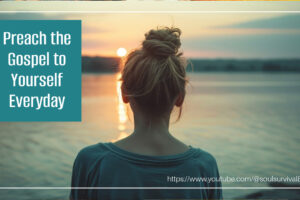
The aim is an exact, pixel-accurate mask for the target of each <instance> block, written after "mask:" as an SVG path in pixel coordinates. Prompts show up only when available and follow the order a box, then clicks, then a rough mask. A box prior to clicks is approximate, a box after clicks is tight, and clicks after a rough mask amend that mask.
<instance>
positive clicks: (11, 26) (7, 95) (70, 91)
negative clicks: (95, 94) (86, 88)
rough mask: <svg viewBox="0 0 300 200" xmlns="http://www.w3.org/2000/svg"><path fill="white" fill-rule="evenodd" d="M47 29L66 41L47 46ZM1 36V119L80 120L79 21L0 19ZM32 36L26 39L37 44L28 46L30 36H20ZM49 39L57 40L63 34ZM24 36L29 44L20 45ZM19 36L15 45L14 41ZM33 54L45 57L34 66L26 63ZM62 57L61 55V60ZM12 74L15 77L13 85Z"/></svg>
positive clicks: (49, 32) (48, 36) (48, 34)
mask: <svg viewBox="0 0 300 200" xmlns="http://www.w3.org/2000/svg"><path fill="white" fill-rule="evenodd" d="M51 33H55V34H56V33H59V34H56V36H57V35H58V36H64V37H66V35H65V34H69V35H70V37H71V40H70V39H68V38H67V39H68V41H69V42H70V41H71V42H70V44H68V45H60V44H57V43H55V44H51ZM0 34H1V35H0V87H1V93H0V121H81V21H80V20H0ZM13 34H15V35H13ZM18 34H19V35H18ZM33 34H36V35H35V36H36V37H34V38H33V37H31V39H32V40H31V43H34V41H35V42H36V43H39V44H38V45H37V44H36V43H35V44H31V45H30V44H29V43H30V39H29V37H25V36H30V35H31V36H32V35H33ZM43 34H44V36H45V35H46V44H45V43H44V41H45V37H42V36H43ZM22 35H23V36H22ZM38 36H39V37H38ZM22 37H23V38H22ZM37 38H38V39H37ZM54 38H55V39H58V41H61V39H62V38H63V37H54ZM25 39H27V40H26V42H27V44H28V45H24V44H25ZM18 40H19V43H20V45H17V44H16V43H17V42H18ZM55 41H57V40H55ZM4 42H6V44H4ZM12 42H14V43H12ZM22 42H23V44H22ZM55 53H56V54H57V55H65V57H64V58H66V62H65V63H66V64H65V65H64V66H60V65H57V66H56V65H54V54H55ZM9 55H10V62H8V60H9V59H8V58H9ZM25 55H28V56H27V59H25V57H24V56H25ZM32 55H36V56H41V55H45V58H44V57H42V59H40V60H43V61H44V62H41V63H39V64H38V65H37V66H35V67H34V68H32V67H31V66H26V65H27V64H28V62H30V61H32V59H28V58H32ZM47 55H48V57H47ZM46 58H48V59H46ZM26 60H27V63H26V62H25V61H26ZM28 60H29V61H28ZM46 60H47V61H46ZM58 60H59V59H58V57H57V58H56V61H58ZM22 61H23V62H22ZM63 61H64V59H63V57H62V59H61V64H63V63H64V62H63ZM16 63H18V65H19V66H17V65H16ZM45 63H46V64H45ZM9 64H10V65H9ZM43 64H44V66H43ZM16 74H18V76H16ZM12 75H13V76H12ZM12 77H14V78H16V82H15V83H16V84H15V86H14V85H13V83H14V82H13V78H12ZM23 77H28V78H29V79H26V78H23ZM31 77H33V79H32V78H31ZM36 77H38V78H36ZM41 77H42V78H41ZM44 77H46V78H44ZM51 77H53V80H52V78H51ZM24 80H25V81H24ZM27 80H30V81H27ZM31 80H33V81H31ZM41 80H44V82H43V81H41ZM47 80H48V82H47ZM59 80H60V87H59V86H58V83H59ZM26 81H27V82H26ZM45 82H46V83H45ZM24 83H26V84H25V85H24V86H23V84H24ZM29 83H31V84H32V83H38V84H36V86H32V85H31V84H29ZM54 83H55V84H56V85H55V84H54ZM28 85H29V86H28ZM33 85H34V84H33ZM48 97H50V98H48ZM55 97H56V98H55ZM59 97H60V98H61V99H60V100H61V101H59ZM63 97H64V101H63V102H62V99H63ZM42 102H43V103H42ZM59 102H60V103H59ZM59 105H60V106H59Z"/></svg>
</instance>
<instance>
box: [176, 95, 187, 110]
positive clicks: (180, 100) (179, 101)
mask: <svg viewBox="0 0 300 200" xmlns="http://www.w3.org/2000/svg"><path fill="white" fill-rule="evenodd" d="M184 96H185V94H182V93H180V94H179V95H178V97H177V99H176V101H175V106H177V107H180V106H182V104H183V101H184Z"/></svg>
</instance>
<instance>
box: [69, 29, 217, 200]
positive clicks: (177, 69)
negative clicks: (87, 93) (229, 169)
mask: <svg viewBox="0 0 300 200" xmlns="http://www.w3.org/2000/svg"><path fill="white" fill-rule="evenodd" d="M180 34H181V31H180V29H178V28H161V29H156V30H150V31H149V32H148V33H146V34H145V40H144V41H143V43H142V47H141V48H140V49H137V50H134V51H133V52H131V53H130V54H129V56H128V58H127V61H126V62H125V66H124V69H123V71H122V77H121V81H122V87H121V89H122V97H123V101H124V103H129V104H130V107H131V109H132V111H133V114H134V131H133V133H132V134H131V135H130V136H128V137H127V138H125V139H122V140H119V141H117V142H114V143H99V144H95V145H92V146H89V147H86V148H84V149H83V150H81V151H80V152H79V154H78V156H77V158H76V160H75V162H74V167H73V175H72V187H118V188H98V189H97V188H93V189H84V190H83V189H72V191H71V195H70V196H71V199H165V198H168V199H170V198H172V199H183V198H184V199H189V198H193V199H195V198H197V199H221V198H222V190H221V189H220V187H221V183H220V182H219V181H218V180H217V179H218V178H219V172H218V167H217V164H216V161H215V159H214V158H213V156H211V155H210V154H209V153H207V152H205V151H203V150H201V149H199V148H194V147H191V146H188V145H186V144H184V143H183V142H181V141H179V140H178V139H176V138H175V137H174V136H172V135H171V133H170V132H169V121H170V114H171V112H172V110H173V108H174V107H175V106H177V107H179V108H180V112H179V117H180V114H181V108H182V104H183V101H184V97H185V87H186V83H187V79H186V72H185V67H186V65H185V62H184V60H183V58H182V57H181V55H182V54H181V53H179V52H178V49H179V48H180V45H181V42H180ZM208 179H210V180H211V181H208ZM124 187H130V188H124ZM149 187H158V188H149ZM161 187H164V188H161ZM166 187H167V188H166ZM172 187H180V188H177V189H172ZM184 187H202V188H196V189H195V188H193V189H191V188H190V189H185V188H184ZM203 187H205V188H203ZM216 187H217V188H216Z"/></svg>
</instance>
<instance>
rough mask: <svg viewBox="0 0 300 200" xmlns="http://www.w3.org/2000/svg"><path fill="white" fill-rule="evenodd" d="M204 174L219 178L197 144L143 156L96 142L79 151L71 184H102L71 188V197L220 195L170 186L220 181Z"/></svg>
mask: <svg viewBox="0 0 300 200" xmlns="http://www.w3.org/2000/svg"><path fill="white" fill-rule="evenodd" d="M207 178H211V180H216V179H218V178H219V172H218V167H217V163H216V160H215V159H214V157H213V156H212V155H211V154H209V153H207V152H205V151H203V150H201V149H199V148H193V147H191V148H190V149H189V150H188V151H186V152H184V153H181V154H176V155H170V156H145V155H140V154H136V153H131V152H128V151H125V150H123V149H120V148H119V147H117V146H116V145H114V144H113V143H99V144H95V145H92V146H88V147H86V148H84V149H82V150H81V151H80V152H79V153H78V155H77V157H76V159H75V162H74V166H73V173H72V187H102V188H93V189H90V188H89V189H72V190H71V194H70V199H74V200H79V199H80V200H83V199H89V200H96V199H97V200H98V199H104V200H108V199H130V200H133V199H222V190H221V189H216V188H214V189H211V188H210V189H207V188H205V189H198V188H193V189H191V188H190V189H170V188H169V187H221V182H219V181H210V182H208V181H205V180H204V179H207ZM103 187H105V188H103ZM106 187H127V188H125V189H124V188H123V189H120V188H113V189H112V188H106ZM128 187H139V188H128ZM149 187H164V188H159V189H154V188H150V189H149ZM165 187H168V188H165Z"/></svg>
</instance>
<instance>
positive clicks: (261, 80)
mask: <svg viewBox="0 0 300 200" xmlns="http://www.w3.org/2000/svg"><path fill="white" fill-rule="evenodd" d="M189 78H190V84H189V85H188V92H187V97H186V101H185V103H184V107H183V115H182V118H181V119H180V121H179V122H176V123H173V124H172V125H171V132H172V133H173V134H174V135H175V136H176V137H177V138H179V139H181V140H182V141H183V142H185V143H186V144H190V145H192V146H194V147H200V148H202V149H204V150H206V151H208V152H210V153H211V154H213V155H214V156H215V158H216V159H217V162H218V165H219V170H220V174H221V176H223V177H226V176H229V177H239V176H240V177H247V176H262V177H270V176H272V175H273V176H278V177H280V176H299V166H300V156H299V152H300V145H299V143H300V132H299V130H300V106H299V103H300V74H293V73H193V74H189ZM117 79H118V74H85V75H83V77H82V122H76V123H75V122H59V123H58V122H43V123H40V122H39V123H37V122H34V123H8V122H2V123H0V136H1V140H0V157H1V160H0V171H1V173H0V186H1V187H5V186H6V187H8V186H11V187H21V186H50V187H52V186H53V187H66V186H70V178H71V171H72V164H73V161H74V158H75V156H76V154H77V152H78V151H79V150H80V149H81V148H83V147H85V146H87V145H91V144H95V143H98V142H108V141H115V140H117V139H120V138H122V137H125V136H127V135H128V134H129V133H131V131H132V127H133V122H132V119H133V118H132V114H131V113H130V110H129V107H128V106H127V105H124V104H123V103H122V101H121V99H120V97H119V96H118V93H120V90H119V85H120V83H119V82H118V81H117ZM175 119H176V110H175V112H174V116H173V121H175ZM223 186H267V184H266V183H260V184H257V183H251V182H245V183H223ZM254 191H256V190H234V189H232V190H225V191H224V198H233V197H238V196H243V195H245V194H249V193H252V192H254ZM68 193H69V191H68V190H14V191H11V190H1V191H0V197H1V199H67V198H68Z"/></svg>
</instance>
